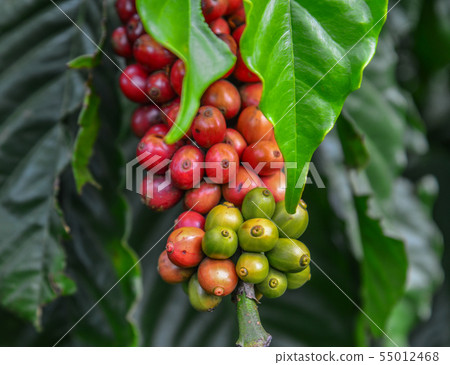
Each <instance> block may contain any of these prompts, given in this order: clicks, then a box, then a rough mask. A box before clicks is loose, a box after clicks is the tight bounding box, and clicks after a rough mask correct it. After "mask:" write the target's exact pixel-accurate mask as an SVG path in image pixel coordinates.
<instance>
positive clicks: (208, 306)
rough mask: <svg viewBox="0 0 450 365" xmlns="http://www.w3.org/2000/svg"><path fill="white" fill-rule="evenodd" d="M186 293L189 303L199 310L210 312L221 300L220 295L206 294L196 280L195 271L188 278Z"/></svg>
mask: <svg viewBox="0 0 450 365" xmlns="http://www.w3.org/2000/svg"><path fill="white" fill-rule="evenodd" d="M188 295H189V301H190V302H191V305H192V306H193V307H194V309H196V310H198V311H200V312H211V311H213V310H214V308H216V307H217V306H218V305H219V304H220V302H221V301H222V297H218V296H216V295H211V294H208V293H207V292H206V291H205V290H203V288H202V287H201V286H200V284H199V282H198V278H197V273H195V274H194V275H192V276H191V278H190V279H189V286H188Z"/></svg>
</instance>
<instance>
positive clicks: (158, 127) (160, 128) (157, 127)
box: [145, 123, 170, 137]
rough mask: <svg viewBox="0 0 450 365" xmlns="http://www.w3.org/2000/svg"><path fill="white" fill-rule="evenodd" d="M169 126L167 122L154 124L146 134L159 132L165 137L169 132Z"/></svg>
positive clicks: (158, 133)
mask: <svg viewBox="0 0 450 365" xmlns="http://www.w3.org/2000/svg"><path fill="white" fill-rule="evenodd" d="M169 129H170V128H169V127H168V126H167V125H166V124H163V123H159V124H154V125H152V126H151V127H150V128H149V129H148V130H147V133H145V134H157V135H160V136H162V137H164V136H165V135H166V134H167V133H168V132H169Z"/></svg>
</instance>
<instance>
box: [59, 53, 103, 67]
mask: <svg viewBox="0 0 450 365" xmlns="http://www.w3.org/2000/svg"><path fill="white" fill-rule="evenodd" d="M99 64H100V58H99V57H97V56H96V54H85V55H81V56H78V57H76V58H74V59H73V60H71V61H69V62H68V63H67V66H68V67H69V68H74V69H80V68H87V69H91V68H94V67H97V66H98V65H99Z"/></svg>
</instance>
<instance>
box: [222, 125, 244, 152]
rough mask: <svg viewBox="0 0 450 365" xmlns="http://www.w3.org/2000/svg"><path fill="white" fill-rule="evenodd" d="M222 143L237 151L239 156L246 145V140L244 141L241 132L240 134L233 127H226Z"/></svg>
mask: <svg viewBox="0 0 450 365" xmlns="http://www.w3.org/2000/svg"><path fill="white" fill-rule="evenodd" d="M224 143H227V144H229V145H230V146H232V147H233V148H234V150H235V151H236V152H237V154H238V156H239V158H241V156H242V153H243V152H244V150H245V149H246V147H247V142H246V141H245V139H244V137H242V134H240V133H239V132H238V131H237V130H236V129H233V128H227V131H226V133H225V140H224Z"/></svg>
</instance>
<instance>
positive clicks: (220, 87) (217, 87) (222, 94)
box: [202, 80, 241, 119]
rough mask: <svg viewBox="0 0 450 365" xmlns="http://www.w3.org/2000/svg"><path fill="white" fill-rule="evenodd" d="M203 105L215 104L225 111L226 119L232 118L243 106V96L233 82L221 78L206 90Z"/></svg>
mask: <svg viewBox="0 0 450 365" xmlns="http://www.w3.org/2000/svg"><path fill="white" fill-rule="evenodd" d="M202 105H211V106H214V107H216V108H217V109H219V110H220V111H221V112H222V113H223V115H224V116H225V119H231V118H233V117H234V116H236V115H237V113H238V112H239V109H240V108H241V97H240V95H239V91H238V90H237V89H236V87H235V86H234V85H233V84H232V83H231V82H229V81H226V80H219V81H216V82H215V83H213V84H212V85H211V86H210V87H208V89H207V90H206V91H205V93H204V94H203V96H202Z"/></svg>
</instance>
